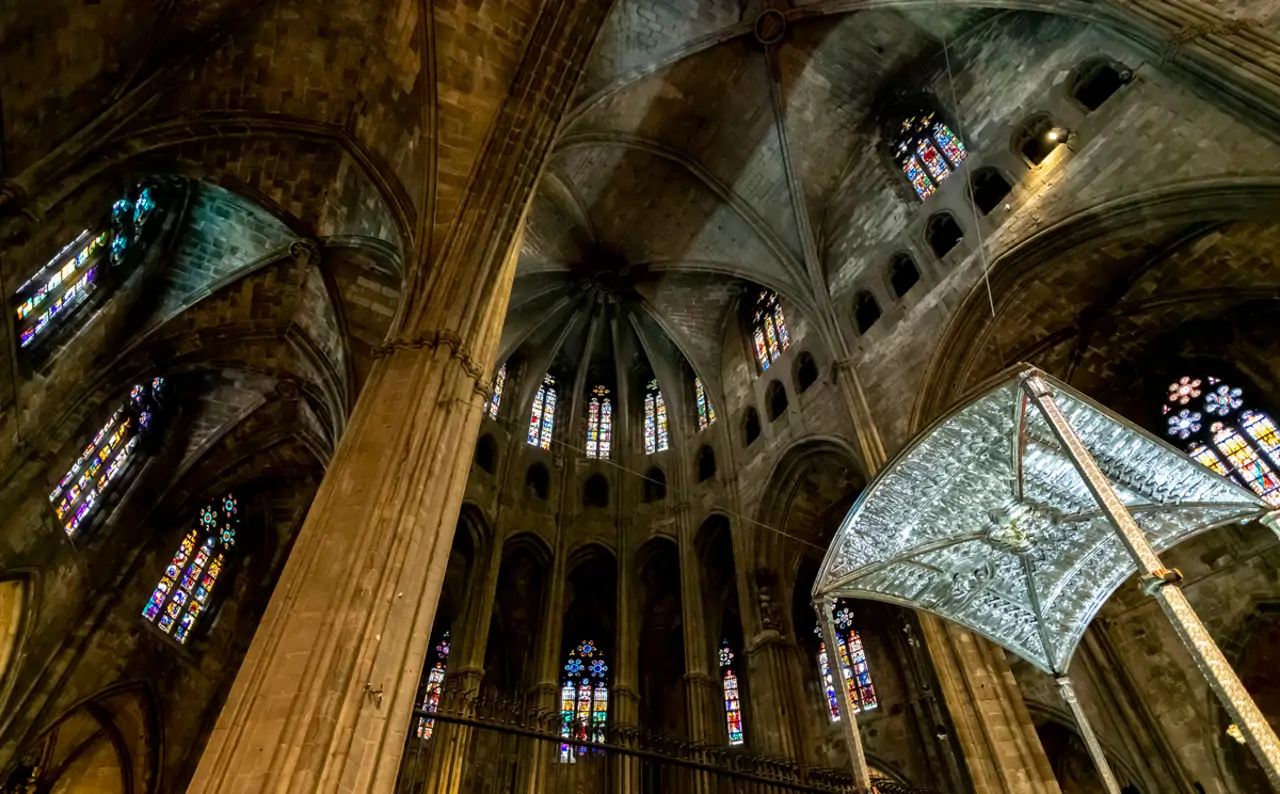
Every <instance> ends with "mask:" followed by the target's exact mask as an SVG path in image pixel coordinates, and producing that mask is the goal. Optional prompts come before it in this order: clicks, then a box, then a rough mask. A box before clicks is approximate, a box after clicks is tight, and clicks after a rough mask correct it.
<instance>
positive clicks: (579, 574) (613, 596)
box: [557, 543, 618, 706]
mask: <svg viewBox="0 0 1280 794" xmlns="http://www.w3.org/2000/svg"><path fill="white" fill-rule="evenodd" d="M567 570H568V573H567V574H566V576H565V588H564V603H563V604H562V611H563V613H564V624H563V630H562V632H561V637H560V655H559V657H557V658H561V657H565V656H567V655H568V653H569V650H570V648H572V647H573V646H575V645H577V644H578V643H581V642H583V641H584V640H590V641H592V642H594V643H595V644H596V645H597V646H598V647H599V648H600V650H601V652H603V654H604V658H605V661H606V663H607V664H608V665H609V666H610V668H611V669H616V663H615V659H616V656H617V653H616V649H617V642H616V640H615V638H616V632H617V593H618V564H617V560H616V559H615V558H614V556H613V553H612V552H610V551H609V550H608V549H606V548H605V547H603V546H601V545H599V544H597V543H590V544H587V545H586V546H583V547H581V548H579V549H577V550H576V551H575V552H573V554H572V555H571V556H570V557H569V564H568V568H567ZM610 705H611V706H612V704H610Z"/></svg>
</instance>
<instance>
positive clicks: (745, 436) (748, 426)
mask: <svg viewBox="0 0 1280 794" xmlns="http://www.w3.org/2000/svg"><path fill="white" fill-rule="evenodd" d="M759 437H760V412H759V411H757V410H756V409H754V408H747V410H746V411H745V412H744V413H743V416H742V446H744V447H749V446H751V444H752V443H753V442H754V441H755V440H756V439H757V438H759Z"/></svg>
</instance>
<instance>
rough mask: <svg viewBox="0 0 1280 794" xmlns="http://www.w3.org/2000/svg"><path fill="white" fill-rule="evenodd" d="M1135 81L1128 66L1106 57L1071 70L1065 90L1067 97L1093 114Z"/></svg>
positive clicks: (1089, 61)
mask: <svg viewBox="0 0 1280 794" xmlns="http://www.w3.org/2000/svg"><path fill="white" fill-rule="evenodd" d="M1132 80H1133V71H1132V70H1131V69H1129V68H1128V67H1127V66H1123V65H1121V64H1120V63H1119V62H1117V61H1115V60H1112V59H1111V58H1107V57H1104V56H1097V57H1094V58H1090V59H1088V60H1086V61H1084V62H1083V63H1081V64H1080V65H1079V66H1077V67H1076V68H1074V69H1072V70H1071V74H1070V75H1068V76H1067V80H1066V83H1065V88H1066V90H1067V96H1068V97H1069V98H1070V99H1071V100H1072V101H1073V102H1074V103H1075V104H1077V105H1079V106H1080V108H1081V109H1082V110H1083V111H1084V112H1086V113H1091V112H1093V111H1095V110H1097V109H1098V108H1100V107H1102V103H1104V102H1106V101H1107V100H1108V99H1110V98H1111V95H1112V94H1114V93H1116V92H1117V91H1119V90H1120V89H1121V88H1123V87H1124V86H1125V85H1127V84H1128V83H1129V82H1131V81H1132Z"/></svg>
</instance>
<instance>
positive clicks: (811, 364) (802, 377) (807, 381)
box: [795, 350, 818, 394]
mask: <svg viewBox="0 0 1280 794" xmlns="http://www.w3.org/2000/svg"><path fill="white" fill-rule="evenodd" d="M795 379H796V388H797V389H799V390H800V392H801V393H802V394H803V393H804V392H806V391H808V390H809V387H810V386H812V385H813V384H814V383H816V382H817V381H818V363H817V362H816V361H814V360H813V354H812V353H810V352H809V351H808V350H805V351H803V352H801V353H800V355H799V356H797V357H796V371H795Z"/></svg>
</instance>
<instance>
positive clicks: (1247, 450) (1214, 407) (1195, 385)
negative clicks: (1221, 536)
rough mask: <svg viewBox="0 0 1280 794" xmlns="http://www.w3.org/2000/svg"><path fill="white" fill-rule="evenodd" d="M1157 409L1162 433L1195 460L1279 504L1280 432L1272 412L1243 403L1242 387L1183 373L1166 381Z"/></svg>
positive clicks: (1270, 501)
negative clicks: (1162, 397) (1246, 405)
mask: <svg viewBox="0 0 1280 794" xmlns="http://www.w3.org/2000/svg"><path fill="white" fill-rule="evenodd" d="M1161 410H1162V412H1163V414H1164V416H1165V423H1166V425H1165V432H1166V433H1167V434H1168V435H1169V436H1171V437H1172V438H1176V439H1177V440H1179V441H1182V442H1184V444H1183V446H1184V449H1186V451H1187V454H1188V455H1190V456H1191V457H1192V458H1193V459H1194V460H1195V461H1196V462H1197V463H1200V464H1201V465H1203V466H1205V467H1207V468H1209V469H1211V470H1212V471H1214V472H1216V473H1218V474H1220V475H1222V476H1223V477H1229V478H1230V479H1232V480H1234V481H1236V482H1237V483H1239V484H1241V485H1243V486H1245V487H1246V488H1249V489H1250V490H1251V491H1253V492H1254V493H1255V494H1257V495H1258V496H1259V497H1261V498H1262V499H1264V500H1266V501H1267V502H1268V503H1270V504H1272V505H1275V506H1277V507H1280V435H1278V434H1277V430H1276V424H1275V422H1274V421H1273V420H1272V419H1271V417H1270V416H1268V415H1267V414H1266V413H1264V412H1262V411H1258V410H1256V409H1253V408H1246V407H1245V399H1244V390H1243V389H1241V388H1240V387H1237V386H1232V385H1230V384H1228V383H1226V382H1224V381H1223V380H1221V379H1220V378H1217V377H1214V376H1211V375H1210V376H1205V377H1204V378H1193V377H1191V376H1190V375H1184V376H1182V377H1181V378H1179V379H1178V380H1176V381H1174V382H1173V383H1170V384H1169V388H1168V391H1167V394H1166V396H1165V400H1164V403H1163V405H1162V407H1161Z"/></svg>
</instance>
